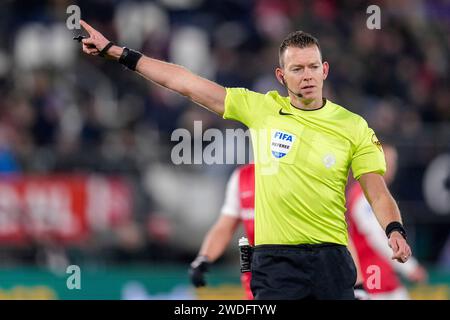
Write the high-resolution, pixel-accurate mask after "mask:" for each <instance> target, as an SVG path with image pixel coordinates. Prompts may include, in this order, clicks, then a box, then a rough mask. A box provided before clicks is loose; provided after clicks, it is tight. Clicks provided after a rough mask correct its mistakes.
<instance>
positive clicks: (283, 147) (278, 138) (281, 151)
mask: <svg viewBox="0 0 450 320" xmlns="http://www.w3.org/2000/svg"><path fill="white" fill-rule="evenodd" d="M294 141H295V136H294V135H293V134H290V133H287V132H284V131H280V130H277V131H275V132H274V133H273V134H272V139H271V141H270V150H271V151H272V155H273V156H274V157H275V158H277V159H280V158H283V157H284V156H286V155H287V154H288V153H289V151H290V150H291V148H292V146H293V144H294Z"/></svg>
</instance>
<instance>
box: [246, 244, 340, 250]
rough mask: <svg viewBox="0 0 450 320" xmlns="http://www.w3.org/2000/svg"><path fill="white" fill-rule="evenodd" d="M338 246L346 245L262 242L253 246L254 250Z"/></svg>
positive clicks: (309, 248) (310, 248)
mask: <svg viewBox="0 0 450 320" xmlns="http://www.w3.org/2000/svg"><path fill="white" fill-rule="evenodd" d="M332 247H334V248H336V247H344V248H345V247H346V246H344V245H342V244H338V243H311V244H309V243H302V244H260V245H256V246H254V247H253V249H254V250H265V249H269V250H272V249H275V250H276V249H300V250H302V249H303V250H313V249H320V248H332Z"/></svg>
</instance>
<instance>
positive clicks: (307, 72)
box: [303, 68, 312, 80]
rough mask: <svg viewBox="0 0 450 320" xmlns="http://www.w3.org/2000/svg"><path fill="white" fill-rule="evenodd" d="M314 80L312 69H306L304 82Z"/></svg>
mask: <svg viewBox="0 0 450 320" xmlns="http://www.w3.org/2000/svg"><path fill="white" fill-rule="evenodd" d="M311 78H312V70H311V68H305V71H304V73H303V80H310V79H311Z"/></svg>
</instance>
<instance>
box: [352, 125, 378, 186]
mask: <svg viewBox="0 0 450 320" xmlns="http://www.w3.org/2000/svg"><path fill="white" fill-rule="evenodd" d="M358 128H359V130H358V135H357V136H358V142H357V146H356V150H355V152H354V154H353V158H352V172H353V177H354V178H355V179H357V180H359V178H360V177H361V175H363V174H365V173H369V172H373V173H379V174H381V175H383V174H384V173H385V172H386V161H385V159H384V153H383V149H382V147H381V143H380V142H379V141H378V138H377V137H376V135H375V132H374V131H373V130H372V129H371V128H369V126H368V125H367V122H366V121H365V120H363V119H361V122H360V124H359V127H358Z"/></svg>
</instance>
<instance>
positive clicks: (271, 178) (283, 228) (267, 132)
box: [223, 88, 386, 245]
mask: <svg viewBox="0 0 450 320" xmlns="http://www.w3.org/2000/svg"><path fill="white" fill-rule="evenodd" d="M226 90H227V95H226V98H225V113H224V115H223V117H224V118H225V119H233V120H237V121H239V122H242V123H243V124H245V125H246V126H247V127H249V128H250V131H251V136H252V143H253V152H254V158H255V188H256V193H255V244H256V245H261V244H305V243H306V244H314V243H324V242H330V243H338V244H343V245H347V240H348V239H347V224H346V222H345V216H344V215H345V185H346V182H347V177H348V172H349V169H350V167H351V168H352V171H353V175H354V177H355V178H356V179H359V177H360V176H361V175H362V174H364V173H368V172H376V173H379V174H384V172H385V171H386V163H385V160H384V154H383V151H382V148H381V145H380V143H379V142H378V139H377V138H376V136H375V133H374V132H373V130H372V129H370V128H369V127H368V125H367V122H366V121H365V120H364V119H363V118H362V117H360V116H358V115H356V114H354V113H352V112H350V111H348V110H347V109H345V108H343V107H341V106H339V105H337V104H335V103H333V102H331V101H329V100H327V101H326V103H325V105H324V106H323V107H322V108H320V109H317V110H310V111H306V110H299V109H297V108H295V107H293V106H292V105H291V104H290V101H289V98H288V97H282V96H280V95H279V94H278V92H276V91H270V92H268V93H267V94H260V93H256V92H253V91H250V90H247V89H241V88H227V89H226Z"/></svg>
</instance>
